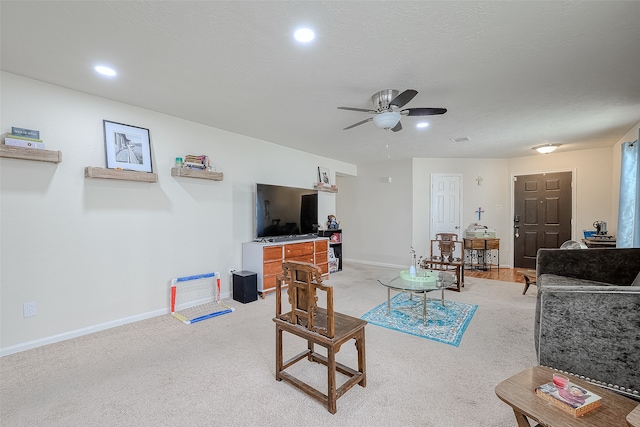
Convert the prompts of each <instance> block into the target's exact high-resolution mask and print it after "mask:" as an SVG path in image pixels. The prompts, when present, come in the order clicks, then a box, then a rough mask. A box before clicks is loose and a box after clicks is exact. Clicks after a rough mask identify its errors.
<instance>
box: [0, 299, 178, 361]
mask: <svg viewBox="0 0 640 427" xmlns="http://www.w3.org/2000/svg"><path fill="white" fill-rule="evenodd" d="M163 314H169V309H168V308H163V309H160V310H154V311H150V312H148V313H142V314H138V315H135V316H130V317H125V318H122V319H117V320H112V321H110V322H105V323H101V324H99V325H93V326H88V327H86V328H81V329H76V330H74V331H69V332H64V333H62V334H57V335H52V336H50V337H46V338H41V339H37V340H33V341H28V342H25V343H22V344H17V345H13V346H11V347H6V348H2V349H0V357H4V356H8V355H10V354H14V353H19V352H21V351H26V350H31V349H32V348H36V347H42V346H43V345H48V344H53V343H57V342H60V341H66V340H70V339H72V338H77V337H80V336H82V335H87V334H92V333H94V332H99V331H104V330H105V329H110V328H115V327H116V326H122V325H126V324H127V323H133V322H139V321H140V320H145V319H149V318H151V317H156V316H162V315H163Z"/></svg>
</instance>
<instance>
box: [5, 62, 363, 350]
mask: <svg viewBox="0 0 640 427" xmlns="http://www.w3.org/2000/svg"><path fill="white" fill-rule="evenodd" d="M0 79H1V80H0V82H1V85H2V93H1V104H0V108H1V110H2V118H1V122H0V125H1V127H0V133H5V132H9V131H10V130H11V126H18V127H25V128H30V129H38V130H40V132H41V138H42V139H43V140H44V142H45V144H46V146H47V148H48V149H53V150H61V151H62V159H63V161H62V163H60V164H57V165H56V164H53V163H42V162H32V161H24V160H16V159H7V158H2V159H0V180H1V182H0V190H1V192H0V195H1V197H2V200H1V206H0V236H1V243H0V256H1V265H0V279H1V285H0V286H1V288H0V297H1V300H0V304H1V306H0V308H1V314H0V323H1V326H0V327H1V330H0V352H1V353H0V354H8V353H11V352H15V351H20V350H23V349H26V348H29V347H34V346H37V345H41V344H44V343H46V342H52V341H56V340H59V339H63V338H67V337H71V336H74V335H79V334H82V333H86V332H90V331H93V330H97V329H102V328H105V327H109V326H114V325H116V324H119V323H125V322H128V321H133V320H137V319H141V318H145V317H148V316H152V315H157V314H161V313H164V312H166V310H167V308H168V302H169V293H168V285H169V282H170V280H171V278H173V277H180V276H185V275H191V274H198V273H204V272H209V271H220V272H221V273H222V291H223V294H224V295H226V296H229V295H230V274H229V271H230V270H231V269H241V268H242V259H241V253H242V250H241V245H242V242H244V241H248V240H251V239H252V238H253V233H254V231H253V223H254V219H253V217H254V214H253V209H254V208H253V198H254V195H253V192H254V186H255V183H256V182H263V183H270V184H281V185H290V186H295V187H305V188H311V187H312V183H313V182H315V181H316V180H317V167H318V166H324V167H327V168H329V169H330V170H331V171H332V175H334V174H335V173H336V172H338V173H342V174H347V175H349V174H355V173H356V167H355V166H354V165H351V164H347V163H344V162H338V161H335V160H331V159H328V158H324V157H319V156H315V155H310V154H307V153H303V152H300V151H297V150H292V149H289V148H284V147H282V146H278V145H275V144H273V143H269V142H265V141H262V140H257V139H254V138H249V137H246V136H242V135H238V134H233V133H230V132H225V131H222V130H219V129H215V128H211V127H207V126H203V125H199V124H196V123H193V122H189V121H186V120H181V119H177V118H175V117H170V116H166V115H162V114H158V113H154V112H152V111H148V110H143V109H140V108H136V107H133V106H129V105H125V104H120V103H117V102H112V101H109V100H106V99H103V98H98V97H94V96H90V95H87V94H84V93H80V92H75V91H70V90H67V89H64V88H61V87H57V86H53V85H49V84H45V83H42V82H38V81H35V80H31V79H27V78H24V77H20V76H16V75H13V74H10V73H5V72H3V73H2V74H0ZM105 119H106V120H110V121H115V122H120V123H126V124H130V125H135V126H140V127H144V128H148V129H149V130H150V134H151V147H152V152H153V163H154V169H155V171H156V172H157V173H158V183H157V184H149V183H139V182H129V181H113V180H100V179H87V178H84V168H85V166H100V167H104V166H105V151H104V136H103V129H102V121H103V120H105ZM185 154H207V155H209V156H210V157H211V159H212V162H213V164H214V165H216V166H217V167H218V170H219V171H221V172H223V173H224V181H222V182H214V181H208V180H199V179H189V178H174V177H171V175H170V169H171V167H172V166H173V163H174V160H175V157H176V156H184V155H185ZM334 179H335V178H334ZM332 212H335V195H334V194H331V193H321V196H320V197H319V219H320V221H321V222H324V219H323V218H326V215H327V214H328V213H332ZM31 301H35V302H36V303H37V310H38V314H37V315H36V316H35V317H30V318H23V313H22V308H23V304H24V303H26V302H31Z"/></svg>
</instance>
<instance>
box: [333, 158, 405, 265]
mask: <svg viewBox="0 0 640 427" xmlns="http://www.w3.org/2000/svg"><path fill="white" fill-rule="evenodd" d="M411 169H412V167H411V160H387V161H383V162H379V163H369V164H365V165H359V166H358V176H357V177H356V176H350V177H343V176H339V177H338V188H339V189H340V192H339V193H338V197H337V201H336V204H337V206H338V211H337V214H336V215H337V217H338V220H339V221H340V226H341V227H342V242H343V243H342V251H343V258H344V259H346V260H352V261H361V262H367V263H371V264H377V265H402V266H409V265H410V263H411V254H410V250H411V245H412V243H413V242H412V231H411V230H412V220H411V218H412V203H413V202H412V194H411V187H412V179H413V178H412V174H411ZM389 177H391V183H389V182H388V178H389Z"/></svg>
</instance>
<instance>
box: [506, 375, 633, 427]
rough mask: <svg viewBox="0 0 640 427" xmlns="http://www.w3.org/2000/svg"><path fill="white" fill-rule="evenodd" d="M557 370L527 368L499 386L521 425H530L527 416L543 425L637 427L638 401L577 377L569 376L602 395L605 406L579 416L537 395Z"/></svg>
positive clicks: (519, 425) (580, 384)
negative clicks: (538, 390) (539, 389)
mask: <svg viewBox="0 0 640 427" xmlns="http://www.w3.org/2000/svg"><path fill="white" fill-rule="evenodd" d="M554 372H557V371H554V370H553V369H550V368H545V367H542V366H535V367H533V368H529V369H525V370H524V371H522V372H520V373H519V374H516V375H514V376H512V377H511V378H508V379H506V380H504V381H502V382H501V383H500V384H498V385H497V386H496V389H495V392H496V395H497V396H498V398H500V400H502V401H503V402H504V403H506V404H507V405H509V406H511V408H513V412H514V414H515V417H516V421H517V423H518V427H529V426H530V424H529V420H528V419H527V418H531V419H532V420H535V421H537V422H538V423H540V425H543V426H552V427H553V426H555V427H565V426H580V427H609V426H611V427H613V426H621V427H624V426H626V425H629V426H635V425H634V424H631V422H635V421H634V417H635V415H634V414H632V412H634V411H635V410H637V408H636V407H637V406H638V402H636V401H634V400H631V399H629V398H627V397H624V396H621V395H619V394H617V393H614V392H613V391H610V390H607V389H604V388H601V387H598V386H596V385H594V384H591V383H589V382H586V381H583V380H580V379H578V378H576V377H569V381H570V382H572V383H574V384H576V385H579V386H580V387H584V388H586V389H587V390H593V392H594V393H596V394H598V395H599V396H601V397H602V406H601V407H599V408H597V409H594V410H593V411H591V412H587V413H586V414H584V415H583V416H581V417H576V416H574V415H573V414H570V413H568V412H565V411H564V410H562V409H560V408H556V407H555V406H553V405H552V404H551V403H550V402H547V401H546V400H544V399H543V398H541V397H540V396H536V394H535V393H534V392H533V390H534V389H535V388H536V387H537V386H539V385H540V384H544V383H547V382H550V381H551V380H552V375H553V373H554ZM629 420H631V422H629ZM636 420H637V418H636Z"/></svg>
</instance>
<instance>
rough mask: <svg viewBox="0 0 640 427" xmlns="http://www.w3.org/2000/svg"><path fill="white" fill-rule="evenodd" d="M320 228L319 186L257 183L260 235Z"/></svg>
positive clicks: (309, 230)
mask: <svg viewBox="0 0 640 427" xmlns="http://www.w3.org/2000/svg"><path fill="white" fill-rule="evenodd" d="M317 231H318V191H317V190H309V189H305V188H296V187H285V186H281V185H269V184H257V185H256V237H276V236H296V235H300V234H311V233H316V232H317Z"/></svg>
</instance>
